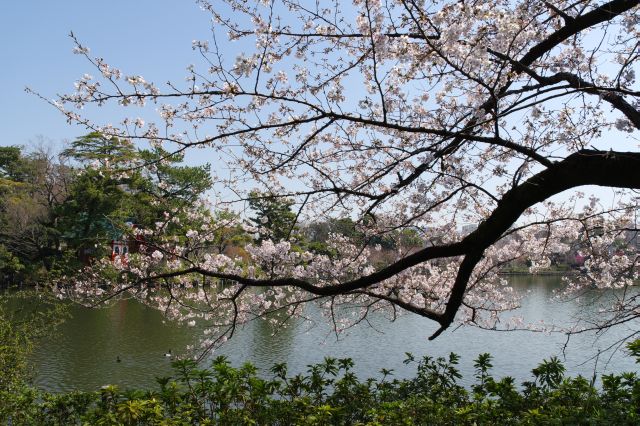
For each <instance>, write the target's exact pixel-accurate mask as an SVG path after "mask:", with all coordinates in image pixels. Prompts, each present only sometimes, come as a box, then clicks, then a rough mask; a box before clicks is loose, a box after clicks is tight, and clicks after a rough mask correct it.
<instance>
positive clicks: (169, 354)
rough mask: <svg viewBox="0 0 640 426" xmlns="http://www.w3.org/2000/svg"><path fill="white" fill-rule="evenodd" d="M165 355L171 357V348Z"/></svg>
mask: <svg viewBox="0 0 640 426" xmlns="http://www.w3.org/2000/svg"><path fill="white" fill-rule="evenodd" d="M164 356H166V357H167V358H171V356H172V355H171V349H169V352H167V353H166V354H164Z"/></svg>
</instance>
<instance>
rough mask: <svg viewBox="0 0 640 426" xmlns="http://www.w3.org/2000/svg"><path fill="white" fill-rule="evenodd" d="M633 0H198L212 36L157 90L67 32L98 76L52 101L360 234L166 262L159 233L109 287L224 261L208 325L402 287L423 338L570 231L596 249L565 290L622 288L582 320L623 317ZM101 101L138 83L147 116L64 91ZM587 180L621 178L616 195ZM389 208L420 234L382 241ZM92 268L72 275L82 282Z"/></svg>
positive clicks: (632, 223)
mask: <svg viewBox="0 0 640 426" xmlns="http://www.w3.org/2000/svg"><path fill="white" fill-rule="evenodd" d="M638 3H639V2H638V1H631V0H611V1H590V0H584V1H582V0H581V1H576V2H573V1H572V2H568V1H559V2H553V4H551V3H550V2H546V1H532V0H526V1H511V0H509V1H507V0H484V1H474V2H471V1H437V2H419V1H414V0H397V1H380V0H354V1H353V3H352V4H351V5H349V6H346V5H345V4H344V2H340V1H331V2H324V3H317V4H314V5H309V4H307V3H306V2H302V1H296V0H267V1H261V2H246V1H239V0H238V1H236V0H226V1H224V2H207V1H204V0H203V1H199V4H200V5H201V6H202V7H203V8H204V9H205V10H206V11H208V12H209V13H211V15H212V17H213V28H212V34H213V37H214V39H213V40H202V41H194V44H193V48H194V50H196V51H197V53H199V54H200V55H201V56H202V58H203V60H204V66H203V69H199V67H198V66H190V67H189V68H188V77H187V80H188V84H187V85H186V86H184V87H179V85H177V84H171V85H169V86H168V88H167V89H166V90H164V89H161V88H160V87H158V86H156V85H155V84H154V83H151V82H147V81H146V80H145V79H144V78H143V77H142V76H137V75H129V76H127V75H124V74H123V73H122V72H121V71H120V70H118V69H117V68H114V67H113V66H111V65H109V64H108V63H107V62H105V60H103V59H101V58H94V57H92V56H91V54H90V51H89V49H88V48H87V47H85V46H83V45H82V44H81V43H80V42H79V41H78V40H76V39H74V40H75V42H76V49H75V50H76V53H78V54H80V55H84V56H85V57H86V59H87V60H88V61H89V63H90V64H91V65H92V66H94V67H95V70H96V72H97V77H95V78H94V77H92V76H90V75H85V77H83V78H82V79H81V80H79V81H78V82H77V83H76V86H77V88H78V89H77V91H75V92H74V93H72V94H69V95H63V96H61V97H60V98H59V99H58V101H57V102H56V103H55V105H56V107H58V108H59V109H60V110H61V111H62V112H63V113H64V114H65V115H66V116H67V118H68V119H69V120H71V121H76V122H80V123H83V124H85V125H87V126H89V127H90V128H92V129H94V130H96V131H99V132H101V133H102V134H105V135H112V136H113V137H118V138H122V139H123V140H125V139H126V140H129V141H131V142H132V143H137V142H142V141H146V142H148V143H150V144H151V145H152V146H162V147H163V149H164V150H166V151H167V152H173V151H179V152H183V151H184V150H185V149H195V148H210V152H211V153H212V154H211V155H212V157H211V158H218V160H217V161H218V162H219V164H224V165H225V166H224V173H228V175H225V176H222V175H220V176H219V177H218V178H217V179H216V182H217V183H218V185H219V186H225V187H227V189H230V190H228V192H227V193H232V194H239V196H238V197H237V198H236V200H246V199H250V198H252V197H251V194H250V193H249V191H250V190H252V189H254V188H258V191H260V192H262V193H269V194H275V195H278V196H280V197H282V199H283V200H289V201H285V203H289V202H293V203H294V204H295V208H294V209H293V210H294V211H299V212H300V213H299V218H300V220H311V219H313V220H317V219H318V218H327V220H328V219H330V218H338V217H349V218H351V219H353V221H354V223H355V224H356V225H357V227H358V232H359V233H361V235H362V238H359V239H353V238H348V237H346V236H344V235H341V234H332V235H333V236H332V237H331V238H330V241H329V244H330V245H331V249H332V250H334V251H335V253H337V254H338V255H337V256H328V255H326V254H323V253H317V252H313V251H305V252H302V253H301V252H297V251H294V250H292V249H291V244H290V243H289V242H288V241H286V239H284V240H281V239H279V238H276V239H273V240H264V241H261V242H260V243H259V244H256V245H255V246H251V247H249V248H248V252H249V254H250V259H249V260H248V261H245V260H242V261H241V260H240V259H237V258H233V257H230V256H224V255H217V256H211V255H208V254H203V253H202V252H199V253H194V252H189V251H184V252H183V253H185V254H184V255H182V256H178V257H174V258H172V260H171V261H170V262H169V261H167V259H166V257H165V256H164V255H165V254H167V253H169V252H171V253H175V252H176V247H175V243H173V242H169V241H168V240H167V243H166V245H165V246H163V247H159V248H158V251H157V252H156V254H155V256H149V257H148V258H147V259H141V260H140V262H141V264H139V265H130V266H129V269H127V270H123V271H122V274H123V276H124V275H126V276H127V277H128V279H129V280H130V281H129V282H134V283H135V284H132V285H131V286H126V287H125V288H123V287H122V286H116V287H114V289H113V291H115V292H119V291H124V290H132V289H139V288H140V285H141V284H144V283H148V282H151V281H155V280H161V279H165V280H168V282H174V283H176V284H177V283H180V282H181V280H182V283H185V282H189V281H190V280H191V279H192V277H193V276H194V275H202V276H207V277H214V278H221V279H225V280H226V282H229V283H233V284H231V285H230V286H228V287H226V288H225V289H224V290H222V291H221V293H220V294H218V295H217V296H216V297H215V300H212V299H210V298H205V297H204V296H203V298H202V299H201V300H200V302H201V303H202V304H203V305H206V306H207V307H205V308H202V310H200V311H199V312H200V313H198V314H196V313H193V312H192V313H191V314H189V315H192V316H189V318H192V317H193V315H196V316H200V317H202V318H210V315H211V313H212V312H216V316H215V318H218V319H219V318H221V313H226V317H225V318H226V320H215V321H212V328H214V329H215V331H216V333H213V334H212V335H213V336H217V337H216V338H212V339H209V340H208V341H207V342H205V345H209V346H210V345H215V344H216V343H219V342H220V341H222V340H223V339H224V338H226V337H227V336H228V335H230V334H233V331H234V330H235V325H236V324H237V323H238V322H242V321H245V320H248V319H250V318H252V317H254V316H256V315H263V314H264V313H265V312H268V311H273V310H286V311H288V312H289V314H291V315H295V314H297V313H300V306H301V305H302V304H303V303H305V302H307V301H310V300H317V299H322V303H323V306H324V307H325V308H327V309H326V310H327V313H328V315H329V316H330V317H331V318H332V319H333V321H334V324H336V327H337V328H339V329H340V328H343V327H346V326H348V325H349V324H352V323H354V322H358V321H360V320H362V318H364V317H366V315H367V314H368V313H370V312H371V311H372V310H378V309H388V311H389V312H391V313H392V314H394V313H395V309H396V308H402V309H404V310H407V311H410V312H413V313H416V314H418V315H422V316H424V317H427V318H430V319H432V320H434V321H436V322H437V323H438V324H439V325H440V328H439V329H438V331H437V332H436V333H435V334H434V335H433V336H431V337H432V338H433V337H436V336H437V335H439V334H440V333H441V332H443V331H444V330H446V329H447V328H448V327H449V326H450V325H451V324H452V323H453V322H454V320H456V319H457V320H458V321H460V322H463V323H470V324H476V325H479V326H483V327H490V328H491V327H495V326H497V321H498V318H499V313H500V312H502V311H504V310H508V309H511V308H513V307H515V306H517V303H518V301H517V300H514V299H513V298H512V296H511V295H512V293H510V292H509V291H508V285H507V283H506V282H505V280H504V279H502V278H501V277H500V275H499V274H498V272H499V270H500V268H501V267H502V266H504V265H505V264H508V263H509V262H513V261H520V260H523V259H526V261H527V262H528V263H529V264H530V265H531V269H532V271H535V270H537V269H538V268H541V267H544V266H545V265H548V264H549V262H550V258H551V257H553V256H554V255H556V254H558V253H566V252H571V251H580V252H581V253H583V254H584V255H585V257H586V258H587V259H588V260H587V261H586V262H585V265H584V268H583V270H582V271H581V272H580V273H579V274H575V275H572V276H571V277H569V278H568V282H569V284H568V286H567V290H568V291H571V292H580V291H584V290H586V289H589V288H593V287H597V288H604V289H618V288H624V289H625V290H626V291H624V292H619V293H615V295H614V296H613V299H614V300H613V303H611V304H608V305H606V306H605V305H604V302H602V303H603V308H602V309H603V315H602V317H601V318H599V319H597V320H595V322H593V323H583V324H582V325H581V327H582V328H591V327H595V328H598V327H606V326H611V325H615V324H620V323H626V322H628V321H633V320H635V319H637V317H638V312H639V311H638V307H639V305H638V300H639V299H638V291H637V285H636V283H637V279H638V273H639V272H638V270H639V269H638V265H637V264H638V260H639V252H638V244H637V236H636V237H634V235H637V232H638V226H637V214H638V201H639V199H638V195H637V192H635V191H636V190H637V189H640V174H639V173H638V170H639V169H640V152H639V151H638V144H637V138H638V134H639V133H638V131H639V130H640V92H639V88H638V83H637V80H636V77H635V73H636V71H637V68H638V57H639V56H638V53H639V51H638V49H639V46H638V43H637V40H638V38H639V36H640V21H639V19H640V18H639V17H640V15H639V14H640V11H639V8H638ZM225 35H226V36H227V38H228V40H224V36H225ZM233 43H235V44H233ZM231 46H235V47H231ZM238 46H241V48H240V51H241V53H239V54H237V56H235V57H229V54H228V52H230V51H233V52H237V51H238ZM231 49H234V50H231ZM234 55H235V53H234ZM112 102H118V103H120V104H121V105H123V106H130V107H133V108H141V109H142V110H143V111H146V110H145V107H146V105H147V104H150V105H153V108H158V111H159V117H158V118H157V119H156V120H152V121H150V122H149V123H145V122H144V121H143V120H141V119H139V118H131V119H127V120H125V121H124V122H123V123H122V125H120V126H117V127H114V126H101V125H100V124H99V123H95V122H93V121H91V120H90V119H89V117H87V116H81V115H79V114H78V112H77V111H78V110H77V109H76V107H83V106H85V105H89V104H95V105H98V106H100V105H103V104H110V103H112ZM136 113H140V112H139V111H136ZM140 114H142V113H140ZM594 185H595V186H600V187H608V188H613V189H615V190H614V191H612V194H613V195H612V196H611V197H610V198H611V199H612V200H613V201H610V200H603V201H601V200H599V199H598V196H599V195H600V194H601V192H597V191H594V190H593V186H594ZM561 193H562V194H563V195H562V197H556V196H557V195H558V194H561ZM227 201H229V200H227ZM231 201H232V200H231ZM254 203H256V202H254ZM469 224H471V225H473V226H472V227H473V230H472V231H471V232H468V233H462V232H460V228H461V227H462V226H463V225H469ZM402 230H420V233H421V234H422V235H424V244H422V246H421V247H420V248H419V249H414V250H402V249H398V250H397V251H396V253H395V255H394V256H393V257H391V258H386V259H385V262H383V263H382V264H381V263H380V262H374V261H373V260H372V259H373V258H374V257H375V256H374V255H375V252H376V249H377V247H376V246H372V245H370V244H369V243H368V242H369V241H371V239H372V238H382V237H384V236H385V235H389V234H391V233H394V232H398V231H402ZM634 233H635V234H634ZM191 235H192V236H193V234H191ZM278 237H282V235H279V236H278ZM194 238H195V237H194ZM198 238H200V239H205V240H206V238H207V237H206V233H200V234H199V235H198ZM634 238H635V240H634ZM194 243H195V241H194V240H192V241H191V242H190V244H194ZM614 248H615V249H614ZM167 267H168V269H166V268H167ZM143 287H144V286H143ZM255 287H258V288H262V289H264V291H252V290H251V288H255ZM90 288H91V284H89V281H82V280H79V281H78V289H79V290H81V291H83V292H84V294H86V295H88V296H90V297H91V296H96V295H94V294H92V293H91V291H90V290H89V289H90ZM140 294H142V295H144V296H145V297H146V296H147V293H146V292H144V291H142V292H141V293H140ZM173 300H174V299H173V297H172V298H167V297H164V296H160V295H158V296H157V297H156V298H155V299H154V303H157V305H158V306H159V307H161V308H162V309H165V310H168V308H169V306H170V305H171V303H172V301H173ZM341 304H346V306H349V308H348V311H349V315H341V314H340V310H339V309H336V307H337V306H338V305H341ZM354 309H356V310H357V312H356V315H355V316H354V315H353V313H354V312H353V310H354ZM175 313H176V315H177V314H178V310H176V311H175ZM507 326H518V324H517V322H516V323H514V324H512V325H507ZM577 330H578V329H575V330H573V331H577ZM207 347H208V346H207Z"/></svg>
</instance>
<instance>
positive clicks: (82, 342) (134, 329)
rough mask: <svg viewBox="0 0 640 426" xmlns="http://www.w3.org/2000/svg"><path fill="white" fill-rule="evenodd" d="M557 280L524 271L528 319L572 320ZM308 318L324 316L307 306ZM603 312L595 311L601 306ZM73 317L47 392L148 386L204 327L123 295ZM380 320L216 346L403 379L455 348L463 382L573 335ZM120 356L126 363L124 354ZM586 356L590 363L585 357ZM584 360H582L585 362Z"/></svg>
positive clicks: (556, 346) (574, 367) (45, 367)
mask: <svg viewBox="0 0 640 426" xmlns="http://www.w3.org/2000/svg"><path fill="white" fill-rule="evenodd" d="M558 282H559V280H558V278H548V277H547V278H545V277H517V278H514V279H513V284H514V287H516V288H517V289H518V290H519V291H523V292H525V291H527V290H528V293H527V295H526V297H525V299H524V300H523V302H522V305H523V308H522V309H521V312H520V313H521V314H523V315H524V316H525V318H526V319H527V320H529V321H536V320H539V319H543V320H544V321H545V322H554V321H555V322H565V321H566V320H567V319H568V318H570V317H571V316H572V315H575V314H576V313H577V312H578V310H579V309H581V308H580V307H579V306H578V305H577V304H576V303H575V302H568V303H567V302H565V303H559V302H556V301H554V300H552V294H551V292H552V290H553V289H554V288H556V287H557V286H558ZM309 309H310V311H309V312H308V313H309V315H310V316H312V317H316V318H318V319H320V318H321V317H319V316H317V315H315V314H314V312H313V308H309ZM593 313H594V314H595V311H594V312H593ZM72 314H73V318H72V319H70V320H68V321H67V322H66V323H64V324H63V325H62V326H61V327H60V328H59V330H58V333H56V334H55V335H53V336H51V337H50V338H48V339H45V340H44V341H43V342H42V343H41V344H40V346H39V347H38V348H37V350H36V351H35V353H34V355H33V358H32V361H33V364H34V366H35V369H36V372H37V375H36V383H37V384H38V385H39V386H41V387H43V388H45V389H48V390H54V391H66V390H72V389H84V390H94V389H96V388H98V387H100V386H102V385H105V384H117V385H120V386H122V387H125V388H126V387H150V386H154V385H155V381H154V376H163V375H169V374H170V373H171V369H170V361H169V359H168V358H166V357H165V356H164V353H165V352H167V351H168V350H169V349H171V350H172V352H173V353H174V354H176V353H180V352H182V351H183V349H184V348H185V347H186V346H187V345H189V344H194V343H195V341H196V338H195V336H196V334H197V332H198V330H197V329H196V328H189V327H181V326H179V325H177V324H174V323H171V322H167V321H165V320H164V318H163V317H162V315H161V314H160V313H159V312H157V311H155V310H153V309H150V308H147V307H145V306H143V305H141V304H139V303H136V302H132V301H118V302H116V303H115V304H114V305H112V306H110V307H108V308H104V309H86V308H82V307H79V306H74V307H73V308H72ZM373 323H374V326H375V328H371V327H367V326H362V327H358V328H355V329H354V330H353V331H351V333H349V335H347V336H346V337H343V338H341V340H339V341H337V340H336V338H335V336H334V335H333V334H331V333H330V328H329V326H328V325H327V324H325V323H323V322H318V323H317V324H316V325H315V327H313V328H311V329H309V325H308V324H303V323H295V324H293V325H292V326H291V327H289V328H286V329H283V330H280V331H279V332H278V333H277V334H276V335H275V336H273V335H272V333H273V330H272V329H271V328H270V327H269V326H268V325H267V324H266V323H264V322H253V323H251V324H250V325H248V326H247V327H245V328H244V329H243V330H241V332H240V333H238V334H237V335H236V336H235V337H234V338H233V339H232V340H231V341H230V342H229V343H227V345H226V346H224V347H223V348H222V349H220V350H218V351H217V352H215V353H214V354H213V356H215V355H220V354H223V355H227V356H228V357H229V358H230V359H231V361H232V363H233V364H235V365H239V364H241V363H243V362H246V361H249V362H252V363H254V364H255V365H256V366H258V367H259V368H260V369H261V370H262V371H263V374H265V375H268V374H269V373H268V369H269V368H270V367H271V366H272V365H273V364H274V363H278V362H287V363H288V364H289V367H290V370H289V371H290V373H292V374H293V373H297V372H303V371H306V366H307V365H308V364H311V363H316V362H319V361H321V360H322V359H323V358H324V357H325V356H334V357H350V358H353V359H354V360H355V362H356V373H357V374H358V375H359V376H360V377H362V378H365V377H371V376H376V375H377V374H378V371H379V370H380V368H382V367H385V368H393V369H394V370H395V374H396V376H398V377H408V376H411V375H412V374H413V372H414V371H413V368H412V367H407V366H405V365H404V364H403V363H402V361H403V359H404V353H405V352H412V353H413V354H415V355H416V356H422V355H426V354H429V355H436V356H438V355H445V354H448V353H449V352H451V351H453V352H456V353H458V354H460V355H461V356H462V362H461V366H460V369H461V370H462V372H463V374H464V376H465V383H469V382H471V381H472V380H473V377H472V376H473V367H472V364H473V362H472V360H473V359H474V358H475V357H476V356H477V355H478V354H479V353H482V352H490V353H492V354H493V355H494V357H495V361H494V365H495V366H496V375H498V376H504V375H511V376H514V377H516V379H517V380H518V381H522V380H529V379H530V378H531V376H530V373H529V372H530V370H531V369H532V368H533V367H535V365H536V364H537V363H539V362H540V361H541V360H542V359H543V358H547V357H549V356H550V355H559V356H561V357H562V353H561V349H562V345H563V344H564V342H565V337H564V336H562V335H557V334H556V335H546V334H542V333H531V332H520V331H518V332H507V333H505V332H492V331H485V330H480V329H476V328H460V329H458V330H456V331H453V332H452V331H448V332H445V333H444V334H443V335H442V336H440V337H439V338H438V339H436V340H435V341H428V340H427V337H428V336H429V335H431V333H432V332H433V331H435V329H436V326H435V325H434V323H433V322H430V321H428V320H425V319H423V318H420V317H417V316H414V315H405V316H403V317H400V319H398V320H397V321H396V322H395V323H389V322H388V321H385V320H382V319H380V318H378V319H376V318H373ZM638 328H639V324H638V323H637V322H636V323H630V324H628V325H627V326H625V328H619V329H616V330H615V331H614V332H609V333H608V334H606V335H605V336H603V337H600V338H599V339H595V338H594V336H593V335H580V336H576V337H574V338H572V340H571V342H570V344H569V346H568V350H567V353H566V355H567V356H566V359H565V363H566V366H567V369H568V371H569V372H570V373H572V374H578V373H580V374H583V375H586V376H588V377H590V376H591V375H592V374H593V367H594V362H593V360H591V361H590V360H589V358H590V357H592V356H593V355H595V354H596V353H597V351H598V349H604V348H605V347H607V346H608V345H609V343H610V342H612V341H614V340H616V338H618V337H620V336H622V335H625V333H626V334H629V332H630V331H633V329H635V330H638ZM118 356H119V357H120V358H121V360H122V362H120V363H118V362H116V358H117V357H118ZM583 363H584V364H583ZM581 364H582V365H581ZM605 364H606V370H605V372H619V371H634V370H637V366H636V365H635V364H634V362H633V360H632V359H630V358H628V357H626V356H625V355H624V353H622V352H621V351H618V352H617V353H615V354H613V356H612V357H611V358H610V359H609V356H606V357H604V356H602V357H601V358H600V360H599V364H598V366H599V369H600V370H602V368H604V367H605Z"/></svg>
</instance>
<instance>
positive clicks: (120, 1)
mask: <svg viewBox="0 0 640 426" xmlns="http://www.w3.org/2000/svg"><path fill="white" fill-rule="evenodd" d="M70 31H73V32H74V33H75V34H76V35H77V36H78V38H79V39H80V40H81V41H82V43H83V44H84V45H86V46H88V47H90V48H91V56H92V57H95V56H100V57H103V58H105V59H106V60H107V62H108V63H109V64H111V65H114V66H116V67H118V68H120V69H121V70H122V71H123V73H124V74H125V75H127V74H138V75H143V76H144V77H145V79H146V80H147V81H154V82H156V83H157V84H158V86H159V87H161V88H162V86H163V84H164V83H165V82H166V81H167V80H169V79H171V80H173V81H178V82H180V81H183V78H184V76H186V74H187V73H186V72H185V67H186V66H187V65H188V64H190V63H197V62H198V57H197V55H196V52H194V51H193V50H192V49H191V41H192V40H194V39H209V38H210V15H209V14H207V13H206V12H203V11H202V10H200V8H199V7H198V5H196V4H195V2H194V1H190V0H182V1H170V0H155V1H154V0H129V1H126V0H112V1H86V0H85V1H80V0H62V1H51V0H48V1H46V0H30V1H28V0H26V1H25V0H23V1H17V0H3V1H2V2H0V40H1V43H0V64H2V65H1V66H0V85H1V92H0V93H1V94H2V96H0V129H1V132H2V134H1V135H0V145H28V144H29V142H30V141H31V140H34V139H35V138H36V137H37V136H39V135H42V136H44V137H46V138H49V139H51V140H53V142H55V143H59V142H61V141H62V140H63V139H73V138H75V137H77V136H80V135H82V134H84V133H86V130H84V129H83V128H80V127H78V126H75V125H68V124H67V123H66V121H65V119H64V117H63V116H62V114H60V113H59V112H58V111H56V110H55V109H54V108H53V107H51V106H49V105H48V104H46V103H45V102H43V101H42V100H40V99H38V98H37V97H35V96H33V95H30V94H28V93H26V92H25V91H24V88H25V86H29V87H31V88H33V89H34V90H36V91H38V92H39V93H41V94H42V95H43V96H45V97H47V98H53V97H54V96H55V94H56V93H70V92H72V91H73V82H74V81H75V80H76V79H77V78H79V77H81V76H82V75H83V74H84V73H89V74H92V75H96V72H95V70H93V69H91V68H90V64H88V63H87V62H86V60H84V58H82V57H81V56H80V55H74V54H73V53H72V49H73V43H72V41H71V39H70V38H69V37H68V34H69V32H70ZM105 114H108V112H107V111H105ZM101 118H104V122H107V121H111V118H110V117H108V116H105V117H101Z"/></svg>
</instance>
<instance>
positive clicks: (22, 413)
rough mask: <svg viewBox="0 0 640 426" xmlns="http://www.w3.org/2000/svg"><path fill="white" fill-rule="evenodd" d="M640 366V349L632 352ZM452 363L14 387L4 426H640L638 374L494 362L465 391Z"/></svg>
mask: <svg viewBox="0 0 640 426" xmlns="http://www.w3.org/2000/svg"><path fill="white" fill-rule="evenodd" d="M629 349H630V350H631V352H632V353H633V354H634V356H636V357H637V358H638V361H640V342H636V343H633V344H630V345H629ZM458 359H459V358H458V356H457V355H455V354H451V355H450V356H449V358H448V359H445V358H437V359H434V358H431V357H424V358H422V359H421V360H416V359H415V358H414V357H413V356H412V355H410V354H407V360H406V361H405V362H407V363H413V364H415V365H416V369H417V370H416V375H415V377H414V378H412V379H408V380H395V379H394V380H391V379H390V377H391V372H390V371H388V370H382V374H383V378H382V379H380V380H376V379H368V380H366V381H360V380H359V379H358V378H356V376H355V375H354V374H353V372H352V368H353V362H352V361H351V360H350V359H333V358H327V359H325V361H324V362H323V363H321V364H318V365H312V366H309V370H308V372H307V374H304V375H302V374H298V375H295V376H290V375H288V373H287V367H286V365H285V364H278V365H275V366H274V367H273V368H272V370H271V372H272V378H271V379H264V378H261V377H259V376H258V374H257V370H256V368H255V367H254V366H252V365H251V364H245V365H243V366H241V367H239V368H234V367H232V366H231V365H230V363H229V361H228V360H227V359H226V358H224V357H219V358H216V359H215V360H214V361H213V363H212V365H211V368H208V369H200V368H198V365H197V364H196V363H195V362H193V361H190V360H184V361H176V362H174V363H173V367H174V370H175V376H174V377H173V378H168V377H167V378H158V379H157V381H158V385H159V388H158V389H156V390H153V391H151V390H149V391H143V390H134V391H130V390H127V391H122V390H120V389H118V388H117V387H116V386H105V387H103V388H102V389H100V390H99V391H97V392H71V393H66V394H51V393H45V392H40V391H37V390H35V389H33V388H32V387H29V386H26V385H23V386H21V387H18V386H14V387H12V389H11V392H5V393H4V395H0V421H2V422H3V423H8V424H12V425H22V424H38V425H40V424H42V425H69V424H91V425H94V424H95V425H121V424H124V425H156V424H162V425H191V424H201V425H207V424H224V425H334V424H338V425H341V424H347V425H352V424H355V425H358V424H360V425H413V424H416V425H450V424H456V425H457V424H462V425H464V424H469V425H472V424H499V425H509V424H590V425H598V424H603V425H604V424H607V425H609V424H615V425H631V424H640V380H639V378H638V376H637V375H636V374H635V373H624V374H620V375H605V376H602V378H601V387H600V388H597V387H595V386H594V383H592V382H590V381H588V380H586V379H585V378H583V377H581V376H578V377H575V378H568V377H565V376H564V367H563V365H562V363H561V362H560V361H559V360H558V359H557V358H551V359H550V360H548V361H544V362H542V363H541V364H540V365H539V366H538V367H536V368H534V369H533V371H532V373H533V378H534V380H533V381H531V382H525V383H523V384H522V385H521V386H520V387H517V386H516V384H515V382H514V379H513V378H511V377H506V378H503V379H501V380H495V379H494V378H493V377H492V376H491V373H490V370H491V368H492V365H491V356H490V355H489V354H482V355H480V356H479V357H478V358H477V359H476V361H475V368H476V374H475V379H476V380H475V384H474V385H473V386H472V387H471V388H470V389H466V388H464V387H462V386H461V385H460V384H459V383H458V380H459V379H460V378H461V375H460V373H459V372H458V370H457V368H456V366H457V364H458Z"/></svg>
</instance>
